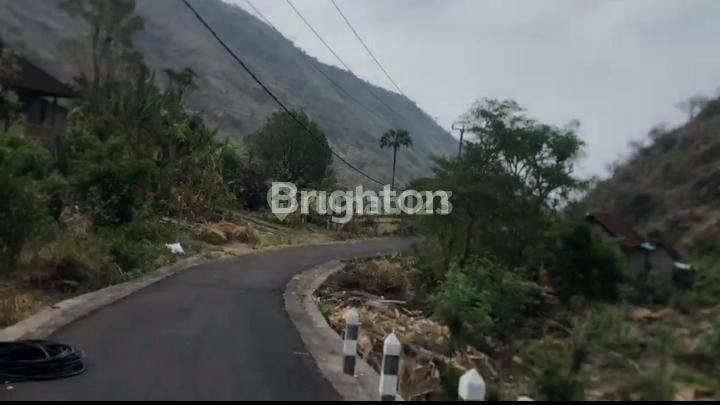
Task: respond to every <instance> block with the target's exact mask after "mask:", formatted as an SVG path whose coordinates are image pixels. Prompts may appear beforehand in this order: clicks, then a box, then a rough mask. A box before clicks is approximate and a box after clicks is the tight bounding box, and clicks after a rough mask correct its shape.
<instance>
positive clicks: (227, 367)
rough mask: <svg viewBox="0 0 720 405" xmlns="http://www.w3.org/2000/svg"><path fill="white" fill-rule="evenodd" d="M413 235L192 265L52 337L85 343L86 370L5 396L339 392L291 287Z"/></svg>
mask: <svg viewBox="0 0 720 405" xmlns="http://www.w3.org/2000/svg"><path fill="white" fill-rule="evenodd" d="M410 244H411V241H409V240H394V241H372V242H363V243H359V244H349V245H330V246H314V247H295V248H287V249H283V250H277V251H267V252H263V253H258V254H253V255H248V256H242V257H238V258H235V259H233V260H230V261H222V262H213V263H208V264H204V265H201V266H198V267H195V268H193V269H190V270H186V271H184V272H181V273H179V274H176V275H174V276H171V277H168V278H166V279H164V280H162V281H160V282H158V283H156V284H153V285H151V286H149V287H147V288H145V289H143V290H141V291H139V292H137V293H135V294H133V295H131V296H129V297H127V298H125V299H123V300H120V301H118V302H116V303H114V304H112V305H110V306H108V307H105V308H102V309H100V310H99V311H97V312H94V313H92V314H90V315H89V316H87V317H85V318H83V319H80V320H78V321H76V322H74V323H71V324H70V325H68V326H66V327H65V328H63V329H61V330H60V331H58V332H57V333H56V334H55V335H54V336H52V337H51V339H54V340H58V341H61V342H65V343H69V344H72V345H76V346H78V347H80V348H82V350H84V351H85V354H86V356H87V358H86V364H87V371H86V372H85V374H83V375H80V376H77V377H73V378H69V379H64V380H57V381H48V382H39V383H25V384H14V385H13V389H12V390H6V389H4V387H2V386H0V399H2V400H255V399H256V400H337V399H340V398H339V395H338V394H337V392H335V390H334V389H333V388H332V386H331V385H330V383H328V382H327V381H326V380H325V379H324V378H323V377H322V375H321V374H320V371H319V370H318V368H317V366H316V365H315V363H314V361H313V359H312V358H311V357H310V356H309V355H308V354H307V352H306V350H305V348H304V345H303V343H302V340H301V339H300V336H299V334H298V332H297V331H296V330H295V327H294V326H293V324H292V322H291V321H290V318H289V317H288V315H287V313H286V312H285V309H284V304H283V298H282V294H283V291H284V289H285V286H286V284H287V283H288V282H289V281H290V279H291V278H292V276H293V275H294V274H296V273H299V272H301V271H303V270H306V269H308V268H310V267H313V266H315V265H318V264H320V263H323V262H326V261H329V260H333V259H345V258H351V257H359V256H368V255H371V254H375V253H380V252H389V251H394V250H399V249H404V248H407V247H409V246H410ZM338 361H340V359H338Z"/></svg>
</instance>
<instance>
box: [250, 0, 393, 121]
mask: <svg viewBox="0 0 720 405" xmlns="http://www.w3.org/2000/svg"><path fill="white" fill-rule="evenodd" d="M245 2H246V3H247V4H248V6H249V7H250V8H251V9H252V10H253V11H254V12H255V14H257V15H258V16H259V17H260V19H261V20H263V21H264V22H265V24H267V25H269V26H270V27H271V28H272V29H274V30H275V31H277V32H278V33H280V30H278V29H277V28H276V27H275V25H273V23H271V22H270V20H269V19H268V18H267V17H266V16H265V14H263V13H262V12H261V11H260V10H259V9H258V8H257V7H256V6H255V5H254V4H253V3H252V2H251V1H250V0H245ZM281 35H282V33H281ZM301 60H302V61H303V62H305V63H306V64H307V65H309V66H310V67H312V68H313V69H315V70H316V71H317V72H318V73H319V74H320V75H321V76H322V77H324V78H325V80H327V81H328V82H329V83H330V84H332V85H333V86H334V87H335V88H337V89H338V90H339V91H340V92H341V93H343V94H344V95H345V97H347V98H348V99H349V100H350V101H352V102H353V103H355V104H356V105H357V106H358V107H360V108H362V109H363V110H365V111H367V112H368V113H370V114H372V115H374V116H375V117H377V118H380V119H383V120H385V119H387V117H385V116H384V115H382V114H380V113H379V112H377V111H374V110H372V109H370V108H369V107H367V106H366V105H365V104H363V103H362V102H360V100H358V99H357V98H355V97H354V96H353V95H352V94H350V92H349V91H348V90H346V89H345V88H344V87H343V86H342V85H341V84H340V83H338V82H336V81H335V79H333V78H332V77H330V75H328V74H327V73H325V71H323V70H322V68H320V66H318V65H319V64H320V62H316V63H313V62H312V61H308V60H307V59H304V58H302V59H301Z"/></svg>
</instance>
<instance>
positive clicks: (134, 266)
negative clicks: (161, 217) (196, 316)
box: [96, 221, 177, 279]
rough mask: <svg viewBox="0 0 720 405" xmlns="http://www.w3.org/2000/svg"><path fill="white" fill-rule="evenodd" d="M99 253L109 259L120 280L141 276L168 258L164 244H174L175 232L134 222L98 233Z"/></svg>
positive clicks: (151, 224)
mask: <svg viewBox="0 0 720 405" xmlns="http://www.w3.org/2000/svg"><path fill="white" fill-rule="evenodd" d="M96 237H97V239H98V243H99V244H100V246H101V248H102V250H103V251H104V252H105V253H106V254H107V255H108V256H109V257H110V260H111V261H112V263H113V264H114V266H115V270H116V271H117V272H119V276H120V278H121V279H122V278H128V277H130V276H126V274H127V273H129V274H130V275H132V274H141V273H144V272H146V271H148V270H151V269H152V267H153V265H154V263H155V262H156V261H157V260H158V259H159V258H162V257H169V256H170V252H169V250H168V249H167V248H166V247H165V244H166V243H169V242H172V241H176V240H177V231H175V230H174V229H173V228H171V227H167V226H165V225H158V224H153V223H151V222H150V221H136V222H133V223H129V224H126V225H122V226H119V227H111V228H102V229H99V230H98V231H97V236H96Z"/></svg>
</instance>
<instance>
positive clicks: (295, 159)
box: [247, 111, 332, 187]
mask: <svg viewBox="0 0 720 405" xmlns="http://www.w3.org/2000/svg"><path fill="white" fill-rule="evenodd" d="M293 115H294V116H295V117H296V118H297V119H298V121H300V123H301V124H302V126H301V125H300V124H298V122H297V121H295V119H293V118H292V117H291V116H289V115H288V114H286V113H284V112H276V113H274V114H272V115H271V116H270V117H269V118H268V120H267V122H266V123H265V126H264V127H263V128H262V129H261V130H260V131H258V132H256V133H254V134H252V135H250V136H249V137H248V139H247V143H248V148H249V153H250V155H251V160H253V161H254V160H255V159H257V161H254V162H253V163H254V164H257V165H258V166H259V167H260V168H261V170H262V171H263V172H264V173H266V175H267V176H268V177H269V178H270V179H272V180H276V181H288V182H293V183H295V184H297V185H298V186H299V187H308V186H319V185H320V184H321V183H322V182H323V180H325V178H326V177H328V175H329V173H330V171H329V169H330V165H331V164H332V151H331V149H330V145H329V144H328V141H327V137H326V136H325V133H324V132H323V131H322V129H320V126H319V125H318V124H317V123H316V122H315V121H313V120H311V119H310V117H308V116H307V114H305V113H304V112H302V111H294V112H293ZM303 127H304V128H303ZM305 128H307V129H309V130H310V133H308V131H307V130H306V129H305Z"/></svg>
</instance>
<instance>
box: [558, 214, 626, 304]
mask: <svg viewBox="0 0 720 405" xmlns="http://www.w3.org/2000/svg"><path fill="white" fill-rule="evenodd" d="M556 232H557V235H555V237H554V238H551V240H552V242H551V244H550V247H549V249H548V258H547V267H548V272H549V274H550V276H551V278H552V279H553V282H554V283H555V285H556V286H557V292H558V295H559V296H560V297H561V298H562V299H563V300H565V301H567V300H569V299H570V298H571V297H573V296H576V295H580V296H583V297H585V298H588V299H590V300H605V301H611V302H612V301H617V300H618V299H619V298H620V296H621V291H622V287H623V285H624V284H625V283H626V282H627V280H628V264H627V260H626V259H625V257H623V255H622V253H621V252H620V250H619V248H618V247H617V246H616V244H615V243H614V242H610V241H605V240H603V239H602V238H601V237H600V236H599V235H597V234H596V233H595V232H594V231H593V230H592V229H590V227H589V226H587V225H585V224H580V225H574V226H561V227H560V229H559V230H557V231H556Z"/></svg>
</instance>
